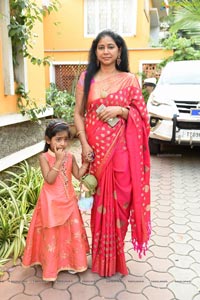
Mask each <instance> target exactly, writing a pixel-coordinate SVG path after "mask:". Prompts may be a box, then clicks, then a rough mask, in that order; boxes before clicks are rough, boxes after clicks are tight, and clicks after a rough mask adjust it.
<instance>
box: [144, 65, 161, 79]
mask: <svg viewBox="0 0 200 300" xmlns="http://www.w3.org/2000/svg"><path fill="white" fill-rule="evenodd" d="M142 71H143V73H144V74H145V78H149V77H155V78H156V79H157V80H158V79H159V77H160V73H161V70H158V68H157V64H156V63H155V64H148V63H147V64H143V65H142Z"/></svg>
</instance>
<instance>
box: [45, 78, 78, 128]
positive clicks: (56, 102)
mask: <svg viewBox="0 0 200 300" xmlns="http://www.w3.org/2000/svg"><path fill="white" fill-rule="evenodd" d="M46 103H47V104H48V105H50V106H51V107H53V109H54V117H55V118H58V119H63V120H65V121H66V122H68V123H72V122H73V121H74V106H75V97H74V96H73V95H71V94H69V93H68V92H67V91H59V90H58V89H57V87H56V85H55V84H54V83H51V84H50V87H49V88H48V89H47V90H46Z"/></svg>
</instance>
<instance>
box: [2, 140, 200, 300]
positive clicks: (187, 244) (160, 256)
mask: <svg viewBox="0 0 200 300" xmlns="http://www.w3.org/2000/svg"><path fill="white" fill-rule="evenodd" d="M78 147H79V143H78V141H74V142H73V144H72V145H71V151H72V152H74V153H75V155H76V156H77V158H78V159H79V160H80V151H77V149H78ZM199 154H200V153H198V152H193V151H188V152H184V151H183V153H182V154H180V153H178V152H177V153H176V154H175V155H174V154H172V153H168V154H161V155H160V156H152V157H151V165H152V171H151V191H152V237H151V242H150V248H149V251H148V253H147V256H146V257H145V258H143V259H142V260H140V259H138V257H137V254H136V253H135V252H134V251H133V249H132V245H131V242H130V232H128V234H127V236H126V243H125V251H126V260H127V265H128V268H129V275H128V276H121V275H120V274H117V275H116V276H113V277H111V278H101V277H99V276H98V275H97V274H93V273H91V270H90V264H91V257H90V256H89V257H88V262H89V269H88V270H87V271H86V272H84V273H82V274H78V275H70V274H68V273H67V272H61V273H60V274H59V276H58V280H57V281H56V282H55V283H45V282H43V281H42V280H41V269H40V267H33V268H30V269H26V270H25V269H23V268H22V267H21V265H20V260H19V261H18V263H17V265H16V266H12V264H11V263H10V264H8V265H7V266H6V268H5V270H6V272H5V274H4V276H3V277H2V278H1V283H0V299H1V300H8V299H9V300H11V299H12V300H29V299H30V300H89V299H92V300H102V299H110V300H113V299H117V300H172V299H173V300H200V155H199ZM83 218H84V221H85V226H86V229H87V233H88V236H89V240H90V241H91V232H90V228H89V223H90V214H84V215H83Z"/></svg>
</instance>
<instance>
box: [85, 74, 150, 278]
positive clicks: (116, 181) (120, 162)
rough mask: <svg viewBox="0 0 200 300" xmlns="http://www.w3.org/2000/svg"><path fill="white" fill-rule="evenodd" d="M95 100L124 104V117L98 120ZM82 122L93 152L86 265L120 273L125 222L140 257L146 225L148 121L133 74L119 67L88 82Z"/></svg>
mask: <svg viewBox="0 0 200 300" xmlns="http://www.w3.org/2000/svg"><path fill="white" fill-rule="evenodd" d="M81 80H83V79H80V83H79V84H81ZM79 88H80V87H79ZM102 88H104V92H105V90H106V92H107V95H105V93H104V98H100V96H99V95H98V93H100V89H102ZM98 91H99V92H98ZM101 103H103V104H104V105H106V106H112V105H113V106H115V105H117V106H118V105H119V106H122V107H128V108H129V116H128V120H127V121H125V120H124V119H122V118H120V122H118V123H117V125H116V126H115V127H110V126H109V125H108V124H107V123H104V122H102V121H100V120H99V119H98V117H97V114H96V109H97V107H98V106H99V105H101ZM85 128H86V133H87V138H88V143H89V144H90V145H91V146H92V148H93V150H94V152H95V160H94V162H93V163H92V166H91V173H93V174H94V175H95V176H96V177H97V179H98V189H97V193H96V195H95V201H94V206H93V208H92V214H91V230H92V271H93V272H97V273H99V274H100V275H101V276H112V275H113V274H115V273H116V272H120V273H121V274H124V275H126V274H128V270H127V267H126V262H125V255H124V238H125V235H126V232H127V227H128V224H129V222H130V224H131V234H132V242H133V247H134V249H135V250H136V251H137V252H138V253H139V256H140V257H141V255H142V254H145V251H146V249H147V243H148V240H149V236H150V231H151V229H150V228H151V227H150V188H149V178H150V155H149V149H148V135H149V123H148V115H147V111H146V105H145V103H144V100H143V96H142V94H141V91H140V88H139V85H138V82H137V79H136V77H135V76H134V75H133V74H130V73H119V74H117V75H113V76H111V77H110V78H109V79H106V81H104V82H95V81H94V82H92V84H91V88H90V93H89V101H88V107H87V113H86V116H85Z"/></svg>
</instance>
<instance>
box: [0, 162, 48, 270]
mask: <svg viewBox="0 0 200 300" xmlns="http://www.w3.org/2000/svg"><path fill="white" fill-rule="evenodd" d="M15 168H17V170H16V172H15V171H13V172H12V171H5V173H6V174H7V175H9V178H7V179H5V180H4V181H3V180H0V266H1V265H2V264H3V263H5V262H7V260H8V259H13V261H14V263H15V262H16V260H17V258H18V257H20V256H21V255H22V253H23V250H24V247H25V239H26V235H27V232H28V228H29V223H30V220H31V218H32V213H33V209H34V207H35V204H36V202H37V199H38V196H39V193H40V189H41V186H42V183H43V177H42V174H41V171H40V169H39V168H38V169H35V168H33V167H31V166H29V165H28V163H27V162H26V161H24V162H23V163H21V164H20V165H19V166H17V167H15Z"/></svg>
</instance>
